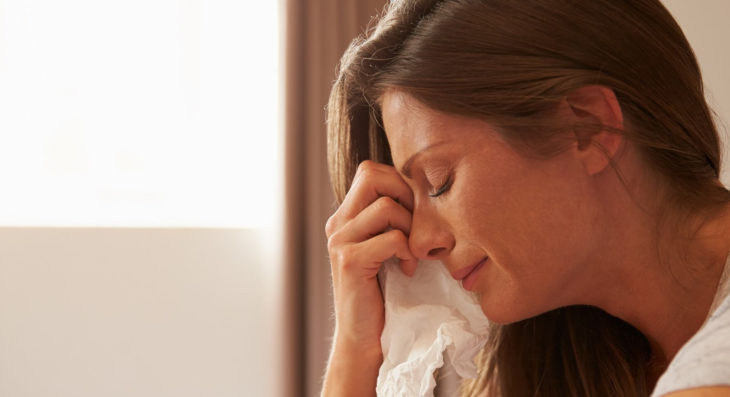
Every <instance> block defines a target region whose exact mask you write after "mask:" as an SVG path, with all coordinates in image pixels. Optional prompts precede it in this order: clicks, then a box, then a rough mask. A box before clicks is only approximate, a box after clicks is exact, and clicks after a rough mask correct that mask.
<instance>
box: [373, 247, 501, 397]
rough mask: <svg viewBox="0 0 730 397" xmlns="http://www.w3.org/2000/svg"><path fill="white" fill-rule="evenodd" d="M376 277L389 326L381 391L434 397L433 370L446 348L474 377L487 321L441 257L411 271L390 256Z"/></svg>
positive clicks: (456, 365)
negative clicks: (412, 273)
mask: <svg viewBox="0 0 730 397" xmlns="http://www.w3.org/2000/svg"><path fill="white" fill-rule="evenodd" d="M378 278H379V280H380V285H381V288H382V289H383V297H384V299H385V328H384V329H383V334H382V336H381V339H380V340H381V345H382V348H383V364H382V365H381V366H380V372H379V374H378V383H377V388H376V391H377V395H378V396H383V397H385V396H388V397H391V396H409V397H410V396H428V397H433V389H434V387H435V386H436V380H435V379H434V371H435V370H436V369H438V368H440V367H441V366H443V365H444V351H448V354H447V358H448V359H449V360H450V363H451V365H452V366H453V368H454V370H455V371H456V373H457V374H458V375H459V376H460V377H462V378H474V377H476V365H475V364H474V357H475V356H476V354H477V353H478V352H479V351H480V350H481V349H482V348H483V347H484V344H485V343H486V338H487V328H488V325H489V323H488V321H487V318H486V316H485V315H484V313H483V312H482V309H481V307H480V306H479V303H478V301H477V299H476V297H475V296H474V295H473V294H472V293H470V292H468V291H466V290H465V289H464V288H462V286H461V284H460V283H459V282H458V281H456V280H454V279H453V278H452V277H451V275H450V274H449V272H448V271H447V270H446V267H445V266H444V265H443V264H442V263H441V262H440V261H420V262H419V263H418V268H417V269H416V274H415V275H414V276H413V277H408V276H406V275H405V274H403V272H402V271H401V268H400V265H399V263H398V261H397V260H396V259H391V260H388V261H386V262H385V264H384V265H383V267H382V268H381V270H380V273H379V274H378Z"/></svg>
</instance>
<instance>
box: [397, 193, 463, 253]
mask: <svg viewBox="0 0 730 397" xmlns="http://www.w3.org/2000/svg"><path fill="white" fill-rule="evenodd" d="M447 226H448V225H447V224H446V222H445V221H444V220H443V219H442V218H441V217H439V216H438V214H436V213H435V211H429V210H426V209H424V208H418V206H417V207H416V208H414V209H413V219H412V223H411V233H410V235H409V237H408V246H409V248H410V250H411V252H412V253H413V255H415V256H416V257H417V258H418V259H430V260H434V259H443V258H445V257H446V256H448V254H449V252H451V250H452V249H453V248H454V236H453V235H452V234H451V232H450V231H449V228H448V227H447Z"/></svg>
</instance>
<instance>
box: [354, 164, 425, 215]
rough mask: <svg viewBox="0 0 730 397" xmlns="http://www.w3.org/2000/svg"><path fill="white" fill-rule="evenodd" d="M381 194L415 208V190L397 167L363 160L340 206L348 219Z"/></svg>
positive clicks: (409, 207)
mask: <svg viewBox="0 0 730 397" xmlns="http://www.w3.org/2000/svg"><path fill="white" fill-rule="evenodd" d="M381 196H388V197H391V198H393V199H394V200H395V201H397V202H398V203H400V204H403V206H404V207H405V208H407V209H408V210H409V211H412V210H413V192H412V191H411V188H410V187H409V186H408V184H407V183H406V182H405V181H404V180H403V178H402V177H401V176H400V175H399V174H398V172H397V171H396V170H395V168H393V167H391V166H388V165H385V164H378V163H376V162H374V161H363V162H362V163H360V166H358V168H357V173H356V174H355V178H354V179H353V182H352V186H351V187H350V191H349V192H348V194H347V196H345V200H344V201H343V202H342V205H341V206H340V208H341V213H342V216H344V217H345V218H346V219H351V218H353V217H355V215H357V214H358V213H360V211H362V210H363V209H365V207H367V206H368V205H370V204H371V203H372V202H373V201H375V200H377V199H378V197H381Z"/></svg>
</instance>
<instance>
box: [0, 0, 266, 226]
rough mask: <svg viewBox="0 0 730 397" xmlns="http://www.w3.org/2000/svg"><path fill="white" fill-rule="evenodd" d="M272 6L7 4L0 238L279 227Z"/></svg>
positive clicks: (20, 0) (2, 41) (1, 77)
mask: <svg viewBox="0 0 730 397" xmlns="http://www.w3.org/2000/svg"><path fill="white" fill-rule="evenodd" d="M278 3H279V2H278V1H255V2H250V1H238V0H126V1H99V0H65V1H56V0H14V1H13V0H5V1H3V2H2V4H1V7H0V183H1V184H2V194H1V195H0V203H1V205H0V226H164V227H185V226H190V227H262V226H264V227H265V226H270V225H271V222H272V220H273V219H274V215H275V210H276V208H277V207H276V206H277V199H276V197H278V194H277V191H276V190H277V189H278V184H279V182H278V180H279V179H278V176H279V170H280V165H279V162H280V160H277V157H278V153H279V151H278V147H279V123H278V113H277V104H278V100H279V99H278V96H279V95H278V94H279V86H278V83H277V81H278V80H279V79H278V77H279V67H278V65H279V59H278V56H279V45H278V42H279V37H278V31H279V26H278V16H279V15H278Z"/></svg>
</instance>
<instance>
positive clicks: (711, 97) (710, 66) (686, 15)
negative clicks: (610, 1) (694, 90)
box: [662, 0, 730, 186]
mask: <svg viewBox="0 0 730 397" xmlns="http://www.w3.org/2000/svg"><path fill="white" fill-rule="evenodd" d="M662 2H663V3H664V5H665V6H666V7H667V8H668V9H669V11H670V12H671V13H672V15H674V17H675V19H676V20H677V22H679V25H680V26H681V27H682V30H683V31H684V34H685V36H687V39H688V40H689V42H690V44H691V45H692V48H693V49H694V51H695V55H696V56H697V59H698V61H699V63H700V67H701V68H702V75H703V78H704V80H705V92H706V94H707V98H708V101H709V103H710V106H712V107H713V109H714V110H715V111H716V112H717V114H718V116H719V118H718V119H717V120H718V126H719V129H720V134H721V136H722V138H723V140H724V141H725V142H727V143H726V144H725V145H724V146H725V151H724V153H725V158H724V159H725V161H723V167H724V169H723V171H722V174H721V179H722V180H723V182H724V183H725V185H726V186H728V185H730V169H728V168H729V167H730V162H728V157H730V132H729V129H728V128H729V127H730V74H728V71H730V51H728V43H727V40H728V38H730V24H728V21H727V18H728V15H730V1H727V0H699V1H692V0H663V1H662Z"/></svg>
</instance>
